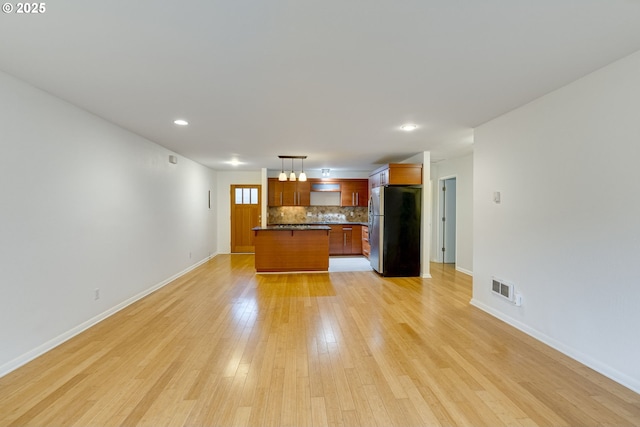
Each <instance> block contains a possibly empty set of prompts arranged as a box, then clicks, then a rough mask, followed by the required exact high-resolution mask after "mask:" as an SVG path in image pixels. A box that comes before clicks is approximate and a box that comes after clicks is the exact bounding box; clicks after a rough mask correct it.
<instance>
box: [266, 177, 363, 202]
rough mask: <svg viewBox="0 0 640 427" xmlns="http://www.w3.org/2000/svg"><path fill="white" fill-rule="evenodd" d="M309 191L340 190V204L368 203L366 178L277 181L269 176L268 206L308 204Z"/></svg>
mask: <svg viewBox="0 0 640 427" xmlns="http://www.w3.org/2000/svg"><path fill="white" fill-rule="evenodd" d="M311 191H323V192H325V191H329V192H340V206H364V207H366V206H367V204H368V203H369V188H368V183H367V180H366V179H332V180H327V181H325V180H320V179H317V178H311V179H309V180H307V181H279V180H278V178H269V191H268V192H269V194H268V198H269V206H310V205H311Z"/></svg>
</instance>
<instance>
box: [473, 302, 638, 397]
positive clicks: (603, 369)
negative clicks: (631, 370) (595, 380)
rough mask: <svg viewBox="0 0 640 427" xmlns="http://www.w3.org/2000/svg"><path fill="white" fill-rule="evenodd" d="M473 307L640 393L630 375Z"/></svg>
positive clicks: (479, 305)
mask: <svg viewBox="0 0 640 427" xmlns="http://www.w3.org/2000/svg"><path fill="white" fill-rule="evenodd" d="M470 303H471V305H473V306H474V307H477V308H479V309H480V310H482V311H484V312H486V313H489V314H490V315H492V316H493V317H496V318H498V319H500V320H502V321H503V322H505V323H507V324H508V325H511V326H513V327H514V328H516V329H518V330H520V331H522V332H524V333H525V334H527V335H529V336H531V337H533V338H535V339H537V340H538V341H540V342H542V343H544V344H546V345H548V346H549V347H552V348H554V349H556V350H558V351H559V352H560V353H563V354H565V355H566V356H569V357H570V358H572V359H574V360H576V361H578V362H580V363H582V364H583V365H586V366H588V367H589V368H591V369H593V370H594V371H596V372H599V373H601V374H602V375H604V376H605V377H607V378H610V379H612V380H613V381H615V382H617V383H619V384H622V385H623V386H625V387H627V388H629V389H630V390H633V391H634V392H636V393H640V381H638V380H637V379H635V378H632V377H629V376H628V375H626V374H624V373H622V372H620V371H618V370H616V369H613V368H612V367H610V366H609V365H606V364H604V363H602V362H600V361H598V360H595V359H593V358H591V357H589V356H587V355H586V354H584V353H582V352H580V351H578V350H576V349H574V348H572V347H569V346H567V345H565V344H563V343H561V342H559V341H557V340H555V339H553V338H551V337H550V336H548V335H546V334H543V333H542V332H540V331H538V330H537V329H533V328H531V327H530V326H528V325H526V324H524V323H522V322H520V321H518V320H516V319H514V318H512V317H510V316H507V315H506V314H504V313H502V312H500V311H498V310H495V309H494V308H492V307H489V306H488V305H486V304H484V303H482V302H480V301H478V300H476V299H474V298H472V299H471V301H470Z"/></svg>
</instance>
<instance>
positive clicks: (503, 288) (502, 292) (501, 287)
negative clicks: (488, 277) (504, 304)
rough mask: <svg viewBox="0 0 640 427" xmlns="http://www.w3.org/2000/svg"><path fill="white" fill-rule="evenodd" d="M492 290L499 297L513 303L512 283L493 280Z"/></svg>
mask: <svg viewBox="0 0 640 427" xmlns="http://www.w3.org/2000/svg"><path fill="white" fill-rule="evenodd" d="M491 290H492V291H493V293H494V294H496V295H499V296H501V297H503V298H506V299H507V300H509V301H513V285H512V284H510V283H505V282H504V281H502V280H500V279H497V278H495V277H494V278H493V281H492V283H491Z"/></svg>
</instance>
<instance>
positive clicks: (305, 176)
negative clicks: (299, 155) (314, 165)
mask: <svg viewBox="0 0 640 427" xmlns="http://www.w3.org/2000/svg"><path fill="white" fill-rule="evenodd" d="M301 160H302V168H301V170H300V176H299V177H298V181H306V180H307V174H306V173H304V159H301Z"/></svg>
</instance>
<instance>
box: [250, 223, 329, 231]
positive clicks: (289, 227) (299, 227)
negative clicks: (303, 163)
mask: <svg viewBox="0 0 640 427" xmlns="http://www.w3.org/2000/svg"><path fill="white" fill-rule="evenodd" d="M251 230H252V231H305V230H331V227H328V226H326V225H321V224H272V225H268V226H266V227H253V228H252V229H251Z"/></svg>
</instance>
